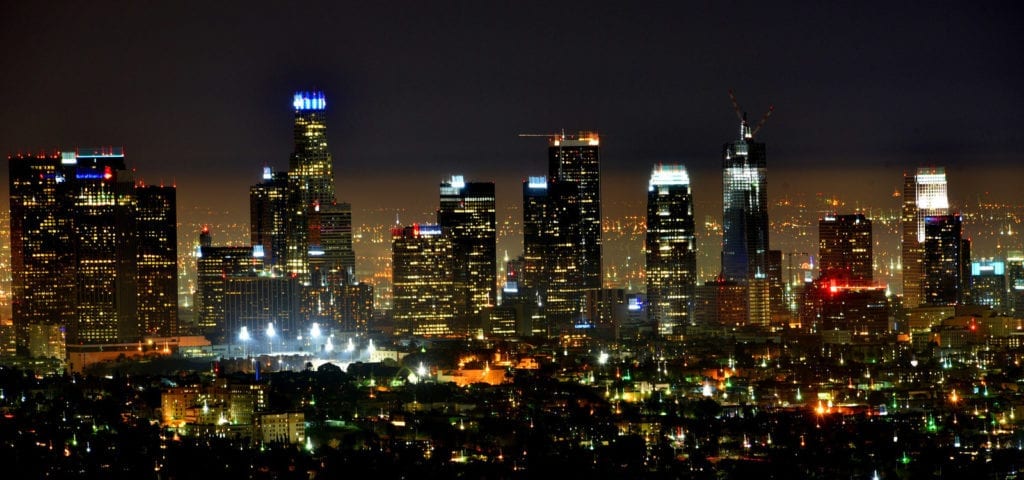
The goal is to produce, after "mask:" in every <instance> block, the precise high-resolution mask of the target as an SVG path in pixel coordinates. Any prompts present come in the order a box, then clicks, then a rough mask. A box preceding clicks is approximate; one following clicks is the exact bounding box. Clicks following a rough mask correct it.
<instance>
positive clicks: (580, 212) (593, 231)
mask: <svg viewBox="0 0 1024 480" xmlns="http://www.w3.org/2000/svg"><path fill="white" fill-rule="evenodd" d="M548 182H549V183H558V184H572V185H574V186H575V188H566V189H564V190H559V191H556V192H555V193H558V194H559V198H557V200H555V201H556V202H559V203H560V204H562V205H566V206H567V207H568V206H571V205H575V207H574V208H572V209H573V210H575V211H571V212H565V215H564V216H562V217H561V218H559V223H560V224H562V227H563V229H564V230H565V231H567V232H568V233H569V234H570V236H571V237H573V238H574V240H575V243H576V246H575V248H574V250H573V252H572V256H573V262H574V264H575V265H573V267H574V268H575V269H576V270H578V271H579V282H580V284H579V285H573V286H569V288H571V289H579V290H581V291H582V290H585V289H600V288H601V280H602V277H601V141H600V138H599V137H598V135H597V134H596V133H590V132H581V133H580V134H579V135H577V136H576V137H575V138H569V137H566V136H565V135H564V134H562V135H561V136H555V137H552V138H551V139H550V143H549V146H548Z"/></svg>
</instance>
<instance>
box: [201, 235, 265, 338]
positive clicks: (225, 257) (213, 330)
mask: <svg viewBox="0 0 1024 480" xmlns="http://www.w3.org/2000/svg"><path fill="white" fill-rule="evenodd" d="M212 243H213V242H212V235H211V234H210V229H209V228H207V227H203V230H202V232H200V234H199V245H200V246H199V252H198V254H197V257H198V258H197V259H196V301H195V309H196V327H197V328H198V329H199V333H201V334H203V335H210V336H214V337H217V338H219V339H222V340H223V339H227V338H230V335H231V332H228V327H227V324H226V322H225V309H224V298H225V292H226V291H227V285H228V278H229V277H236V276H251V275H253V270H254V265H255V264H256V263H258V262H259V261H260V260H259V259H258V258H254V257H253V255H252V252H253V248H252V247H245V246H234V247H227V246H222V247H215V246H213V245H212Z"/></svg>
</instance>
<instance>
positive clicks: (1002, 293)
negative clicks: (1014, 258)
mask: <svg viewBox="0 0 1024 480" xmlns="http://www.w3.org/2000/svg"><path fill="white" fill-rule="evenodd" d="M1006 292H1007V289H1006V262H1003V261H1001V260H993V259H982V260H980V261H977V262H971V303H973V304H974V305H984V306H986V307H990V308H992V309H993V310H995V311H996V312H999V313H1008V312H1009V310H1010V309H1009V308H1006V307H1007V305H1006Z"/></svg>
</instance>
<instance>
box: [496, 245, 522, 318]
mask: <svg viewBox="0 0 1024 480" xmlns="http://www.w3.org/2000/svg"><path fill="white" fill-rule="evenodd" d="M504 263H505V281H504V282H503V283H502V287H501V304H502V305H504V304H505V303H519V302H520V301H521V299H522V298H523V297H522V291H523V290H522V288H521V287H520V284H521V283H522V282H521V279H522V277H523V268H524V265H525V263H526V261H525V259H524V258H523V257H522V256H520V257H518V258H514V259H510V258H508V253H506V254H505V262H504Z"/></svg>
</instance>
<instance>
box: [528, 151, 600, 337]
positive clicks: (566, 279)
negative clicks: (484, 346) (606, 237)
mask: <svg viewBox="0 0 1024 480" xmlns="http://www.w3.org/2000/svg"><path fill="white" fill-rule="evenodd" d="M548 162H549V163H548V167H549V168H548V177H547V178H545V177H529V179H528V180H527V181H526V182H524V183H523V246H524V252H525V253H524V267H523V268H524V270H523V287H525V288H526V289H528V290H530V291H531V292H532V294H533V295H535V296H536V297H537V303H538V304H539V305H540V306H542V308H543V310H544V317H545V323H546V325H545V326H544V327H543V328H546V329H548V330H549V333H552V329H558V330H563V331H564V330H567V329H568V330H572V329H574V328H575V327H574V324H575V323H576V322H582V321H584V320H585V318H584V317H585V316H586V301H587V300H586V298H587V297H586V292H587V291H588V290H599V289H600V288H601V205H600V202H601V195H600V191H601V186H600V176H601V175H600V173H601V172H600V139H599V138H598V136H597V134H594V133H580V134H579V135H577V136H576V137H571V138H570V137H567V136H566V135H564V134H562V135H554V136H552V137H551V138H550V139H549V143H548Z"/></svg>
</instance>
